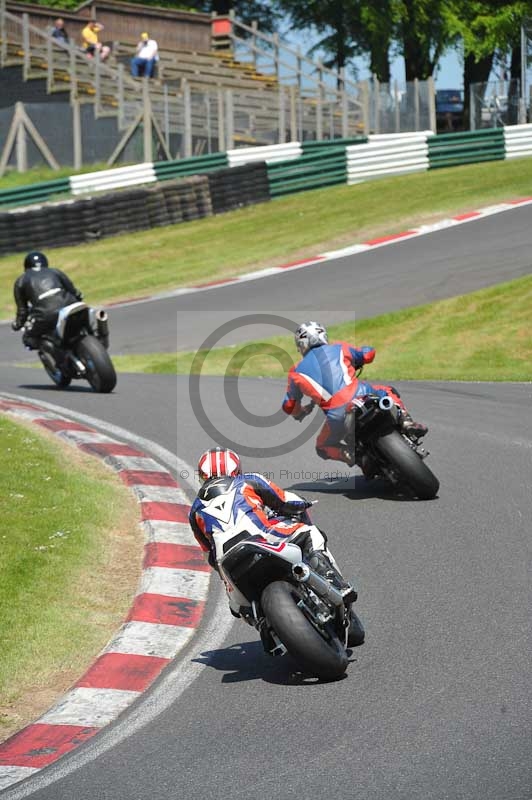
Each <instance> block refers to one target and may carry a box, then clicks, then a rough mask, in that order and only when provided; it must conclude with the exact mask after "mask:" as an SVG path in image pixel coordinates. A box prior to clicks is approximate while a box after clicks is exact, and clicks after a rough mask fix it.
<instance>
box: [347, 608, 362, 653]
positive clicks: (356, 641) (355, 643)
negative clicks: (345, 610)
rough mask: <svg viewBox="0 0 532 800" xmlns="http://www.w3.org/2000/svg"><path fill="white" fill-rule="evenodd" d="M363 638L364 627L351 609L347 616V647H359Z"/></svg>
mask: <svg viewBox="0 0 532 800" xmlns="http://www.w3.org/2000/svg"><path fill="white" fill-rule="evenodd" d="M365 638H366V631H365V630H364V626H363V625H362V622H361V621H360V619H359V617H358V616H357V615H356V614H355V612H354V611H353V609H351V611H350V614H349V628H348V629H347V646H348V647H360V645H361V644H364V639H365Z"/></svg>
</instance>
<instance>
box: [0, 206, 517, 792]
mask: <svg viewBox="0 0 532 800" xmlns="http://www.w3.org/2000/svg"><path fill="white" fill-rule="evenodd" d="M529 215H530V211H529V210H528V209H517V210H515V211H512V212H509V213H504V214H500V215H498V216H497V217H495V218H492V219H490V220H481V221H478V222H475V223H471V224H468V225H465V226H463V227H461V228H458V229H450V230H449V231H444V232H441V233H438V234H432V235H430V236H426V237H422V238H421V239H415V240H411V241H409V242H403V243H401V244H397V245H394V246H390V247H386V248H383V249H381V250H378V251H376V252H372V253H367V254H360V255H358V256H353V257H351V258H349V259H347V258H344V259H341V260H339V262H338V263H335V262H329V263H328V264H327V265H325V266H322V267H321V268H320V267H316V268H315V267H310V268H307V269H305V270H299V271H295V272H293V273H287V274H286V276H284V275H282V276H281V277H280V278H279V277H276V278H271V279H265V280H262V281H255V282H252V283H248V284H241V285H239V286H235V287H232V288H231V290H229V289H218V290H211V291H209V292H202V293H198V294H197V295H189V296H187V297H186V298H176V299H174V300H165V301H159V302H157V303H154V304H150V303H144V304H140V305H136V306H131V307H129V308H123V309H120V310H119V309H116V310H114V311H113V312H112V318H111V335H112V343H113V351H114V352H117V351H118V350H120V351H122V352H125V351H126V349H127V348H128V347H129V346H130V347H131V350H132V351H135V350H138V349H140V348H139V347H138V346H137V343H138V341H139V340H140V339H141V337H142V335H143V331H145V332H146V338H147V339H148V340H149V341H150V342H151V345H152V346H150V347H146V348H145V349H146V350H150V349H166V350H171V349H173V348H174V347H175V344H174V343H175V341H176V332H179V338H178V341H179V344H180V346H183V347H193V346H197V345H198V344H199V343H201V341H203V338H205V337H206V336H207V335H208V334H209V333H211V331H212V330H213V329H214V328H215V327H216V326H217V324H221V323H222V322H224V321H226V320H228V319H231V318H234V317H235V316H236V315H239V314H242V313H248V314H250V313H254V312H261V313H266V312H268V313H277V314H281V315H286V316H288V317H293V318H295V319H296V321H300V318H305V317H309V316H312V317H315V316H317V317H318V318H319V319H321V320H322V321H324V322H331V321H333V320H334V321H339V320H340V319H343V318H345V319H347V318H352V317H353V316H355V314H360V315H361V316H370V315H373V314H376V313H380V312H381V311H386V310H390V309H391V308H394V307H399V306H406V305H413V304H417V303H419V302H423V301H428V300H430V299H432V298H435V297H444V296H449V295H452V294H458V293H462V292H465V291H469V290H472V289H474V288H479V287H480V286H483V285H488V284H491V283H495V282H497V281H498V280H505V279H510V278H512V277H516V276H517V275H520V274H526V273H529V272H530V271H531V270H530V261H531V258H532V257H530V255H529V254H530V253H531V252H532V248H531V245H532V226H530V224H529V221H528V217H529ZM423 265H425V267H426V271H423V269H422V267H423ZM320 269H321V271H320ZM324 270H326V271H327V272H326V274H325V272H324ZM403 270H404V272H405V275H406V277H405V279H404V283H403V281H402V279H401V275H402V271H403ZM354 274H356V276H357V280H356V289H355V287H353V294H352V297H351V298H350V297H349V296H348V293H346V291H345V286H346V281H348V276H350V275H351V276H352V275H354ZM333 276H334V277H333ZM385 276H388V278H389V279H387V278H386V277H385ZM381 280H382V283H379V281H381ZM351 282H353V281H352V279H351ZM377 287H378V291H377ZM289 290H290V291H289ZM239 293H241V295H240V294H239ZM316 298H319V301H318V300H317V299H316ZM359 303H361V304H362V305H360V307H359ZM181 304H183V305H182V307H181ZM333 308H334V312H333V311H332V309H333ZM353 310H354V312H355V313H353ZM207 311H209V312H210V317H209V320H208V321H206V318H205V316H204V314H205V313H207ZM128 320H131V328H128V325H129V322H128ZM141 326H144V327H143V328H142V327H141ZM181 326H182V327H181ZM242 330H243V329H239V330H237V331H235V333H234V336H235V339H236V340H238V336H240V335H242V334H241V331H242ZM115 331H116V334H115ZM244 332H245V334H246V335H245V337H244V336H243V335H242V338H251V336H250V335H249V331H248V329H247V328H246V330H245V331H244ZM273 332H277V331H273ZM253 335H254V334H253ZM0 338H1V342H2V350H1V352H2V356H1V361H2V372H1V381H0V389H1V390H2V391H7V392H13V393H17V394H20V395H22V396H25V397H31V398H35V399H38V400H40V401H41V402H47V403H54V404H57V405H59V406H62V407H64V408H65V409H70V410H71V411H72V412H75V413H82V414H88V415H91V416H93V417H96V418H98V419H100V420H102V421H104V422H105V423H111V424H114V425H119V426H121V427H122V428H125V429H127V430H129V431H131V432H132V433H134V434H136V435H138V436H142V437H146V438H148V439H150V440H152V441H153V442H154V443H155V444H157V445H160V446H163V447H165V448H167V449H168V450H170V451H173V452H177V453H178V455H179V456H180V457H181V458H182V459H184V461H186V462H187V463H188V464H195V461H196V459H197V456H198V454H199V452H200V451H201V450H202V449H203V448H204V447H206V446H208V445H209V444H210V443H211V438H210V436H209V430H210V429H209V427H208V426H205V427H206V428H207V429H206V430H203V428H202V427H201V426H200V425H199V423H198V421H197V419H196V417H195V416H194V413H193V411H192V408H191V402H190V397H189V385H188V379H187V378H186V377H185V376H178V377H177V378H176V377H175V376H174V377H172V376H142V375H138V376H136V375H120V376H119V383H118V387H117V390H116V391H115V393H114V394H113V395H111V396H98V395H95V394H93V393H92V392H90V391H89V390H88V388H87V389H85V388H84V386H83V385H82V384H78V385H74V388H72V389H70V390H66V391H57V390H56V389H54V388H53V387H52V386H51V385H50V384H49V382H48V378H47V377H46V375H45V374H44V371H43V370H29V369H22V368H16V367H14V366H10V365H9V364H10V363H12V362H14V361H23V360H28V359H29V360H34V358H35V357H34V356H28V357H26V356H25V355H24V353H23V351H22V349H21V348H20V344H19V340H18V336H15V335H14V334H12V332H11V331H10V329H9V328H8V326H2V327H1V328H0ZM240 340H242V339H240ZM115 342H116V344H115ZM155 342H159V344H158V345H155V344H154V343H155ZM359 344H361V343H359ZM509 347H511V343H509ZM377 359H378V354H377ZM377 363H378V361H377ZM368 377H371V376H370V375H369V374H368ZM236 388H238V395H239V398H240V401H241V403H242V406H243V408H244V409H247V410H250V411H251V412H253V413H254V414H257V415H260V416H267V415H271V414H273V413H274V412H275V411H276V410H277V408H278V406H279V402H280V400H281V398H282V395H283V392H284V385H283V384H282V383H280V382H278V381H273V380H259V379H248V380H240V381H238V384H237V382H236V381H230V382H228V383H227V385H224V382H223V380H222V379H221V378H202V379H201V382H200V396H201V400H202V403H203V404H204V407H205V413H206V416H207V418H208V420H209V425H212V426H214V427H216V428H217V429H218V430H219V431H220V432H221V433H222V434H223V435H224V436H225V437H227V438H229V439H231V440H232V441H235V443H237V444H239V445H241V449H242V447H244V448H249V450H250V455H248V456H246V458H245V459H244V465H245V467H248V468H251V469H260V470H262V471H267V472H268V473H269V474H271V476H272V477H273V478H274V480H276V481H277V482H279V483H281V484H282V485H283V486H285V487H288V488H293V489H295V490H296V491H299V492H301V493H302V494H304V495H305V496H307V497H309V498H311V499H318V500H319V503H318V505H317V506H316V508H315V511H314V519H315V521H316V522H317V523H318V524H319V525H320V527H322V528H324V529H325V530H326V531H328V533H329V535H330V546H331V549H332V550H333V552H334V554H335V555H336V557H337V559H338V560H339V562H340V565H341V566H342V568H343V571H344V572H345V574H346V575H349V576H353V577H355V578H356V582H357V584H358V588H359V594H360V597H359V603H358V606H359V609H358V610H359V613H360V615H361V617H362V618H363V620H364V622H365V624H366V627H367V642H366V644H365V645H364V646H363V647H362V648H360V649H358V650H354V651H353V654H352V659H351V664H350V666H349V668H348V673H347V677H346V678H345V679H343V680H341V681H339V682H337V683H334V684H323V685H322V684H317V683H314V682H305V681H302V680H301V678H300V676H298V675H297V674H294V673H293V672H292V671H291V669H290V663H289V662H288V661H287V660H286V659H278V660H274V659H269V658H268V657H267V656H265V655H264V654H263V653H262V648H261V646H260V644H259V642H258V637H257V635H256V633H255V632H254V631H253V630H252V629H251V628H248V627H247V626H246V625H244V624H242V623H240V622H238V621H235V623H234V624H233V625H232V626H230V627H227V628H225V629H224V627H223V626H224V625H226V624H227V613H228V612H227V613H226V612H225V609H224V607H223V598H221V597H220V593H219V592H218V591H216V590H215V592H214V595H213V598H212V601H211V602H210V604H209V607H208V610H207V614H206V617H205V621H204V629H205V630H204V631H203V633H202V632H201V631H200V633H199V635H198V638H197V639H196V640H194V641H193V643H192V645H191V647H190V649H189V650H188V651H187V652H186V653H185V657H184V659H183V661H182V662H181V663H177V664H176V665H175V666H174V667H173V668H171V669H170V671H169V676H168V677H167V679H166V680H159V682H158V683H157V684H156V685H155V686H154V688H152V690H151V691H150V692H148V694H147V695H146V696H145V697H143V698H142V700H141V701H140V702H139V703H138V704H137V706H136V707H132V708H131V709H130V710H129V711H127V712H126V713H125V714H124V715H123V716H122V717H120V718H119V720H118V721H117V722H116V723H115V724H114V725H112V726H110V727H109V728H108V729H105V730H104V731H103V732H102V733H101V734H99V735H98V736H97V737H95V739H94V740H93V741H92V742H89V743H88V744H87V745H86V746H84V747H81V748H79V750H78V751H75V752H74V753H73V754H71V755H70V756H66V757H64V758H63V759H61V760H60V761H59V762H58V763H57V764H56V765H54V766H52V767H50V768H48V769H46V770H44V771H43V772H41V773H39V774H37V775H36V776H35V777H34V778H31V779H29V780H28V781H27V782H25V783H21V784H19V785H18V786H15V787H13V788H12V789H8V790H6V792H5V794H4V795H3V797H5V798H6V800H10V799H11V798H15V797H17V798H18V797H26V796H27V797H32V798H35V800H70V798H76V800H93V799H94V798H98V800H148V798H149V799H150V800H181V798H183V800H185V799H186V800H189V798H190V800H211V799H214V798H220V797H225V796H227V797H232V798H246V800H262V799H263V798H268V800H288V799H290V800H291V798H301V797H309V798H314V799H315V800H322V799H323V800H325V798H327V799H328V798H337V800H380V799H381V798H382V799H384V800H396V799H400V800H418V798H419V800H427V799H428V798H430V799H431V800H432V799H434V800H444V799H447V798H448V799H449V800H477V798H478V800H480V799H482V800H530V798H531V797H532V766H531V765H532V752H531V750H532V748H531V741H532V739H531V733H532V730H531V729H532V724H531V720H532V714H531V711H532V709H531V689H530V649H529V648H530V645H529V642H530V610H531V609H530V575H529V564H530V544H529V542H530V512H531V501H530V478H531V474H532V470H531V468H532V425H531V423H532V412H531V399H532V386H531V385H530V384H495V383H494V384H461V383H447V384H433V383H432V384H428V383H412V384H408V383H401V384H400V385H399V388H400V389H401V390H402V394H403V397H404V398H405V399H406V401H407V403H408V405H409V406H410V408H411V410H412V412H413V414H414V416H417V417H419V418H420V419H423V420H424V421H426V422H427V423H428V424H429V426H430V434H429V436H428V437H427V440H426V441H427V447H428V449H430V451H431V456H430V458H429V461H428V463H429V465H430V466H431V468H432V469H433V470H434V472H435V473H436V474H437V475H438V477H439V478H440V481H441V489H440V494H439V497H438V498H437V499H435V500H434V501H430V502H414V501H410V500H405V499H402V498H398V497H396V496H394V495H393V494H392V493H391V492H390V491H389V490H388V488H387V487H386V486H384V485H383V484H381V483H379V482H372V483H367V482H366V481H365V480H364V479H363V478H362V477H360V476H359V475H358V474H357V471H356V470H351V471H347V472H345V471H344V470H343V469H342V466H341V465H338V466H339V467H340V474H339V475H338V476H337V478H336V479H334V480H328V479H326V478H325V477H324V473H325V472H326V471H331V470H334V469H335V465H334V464H333V463H332V462H323V461H321V460H319V459H318V458H317V457H316V455H315V453H314V448H313V441H312V440H313V437H310V438H308V439H307V441H305V442H304V443H303V444H301V445H300V446H298V447H297V448H296V449H293V450H290V448H285V449H289V450H290V452H288V453H286V454H285V455H282V456H280V455H270V456H268V457H267V458H258V457H255V458H254V457H253V456H252V454H253V453H255V454H258V453H259V451H260V450H261V448H264V447H274V446H276V445H279V446H282V445H286V443H287V442H288V441H289V440H290V439H291V438H292V437H294V436H296V435H298V434H301V432H302V431H303V430H304V426H300V425H297V424H296V423H294V422H293V421H292V420H289V419H285V420H283V421H282V422H281V423H280V424H277V425H275V426H273V427H268V428H266V429H264V427H262V428H257V427H255V426H254V425H253V424H249V423H247V422H242V421H241V420H239V419H238V418H236V416H235V414H234V413H233V411H231V410H230V409H229V408H228V406H227V403H226V399H225V396H224V395H227V396H229V397H231V392H233V393H234V391H235V389H236ZM238 413H240V414H241V415H243V414H244V413H245V412H242V410H241V411H240V412H238ZM308 424H310V425H312V421H310V423H308ZM217 601H218V602H217ZM216 629H217V633H215V634H212V639H209V635H211V634H210V633H209V631H213V630H216ZM224 630H227V634H226V635H225V636H222V635H221V633H220V632H222V633H223V631H224ZM206 634H208V635H206ZM210 641H212V642H213V643H214V644H210ZM187 671H188V672H187ZM183 673H187V674H191V675H193V677H194V680H192V681H191V682H189V683H187V684H186V685H184V684H182V678H181V677H180V676H181V675H182V674H183ZM168 678H169V679H168ZM180 681H181V684H180ZM172 684H175V686H176V687H177V686H181V688H180V691H179V692H177V691H176V693H175V695H176V696H175V699H172V697H173V695H172ZM144 722H145V724H143V723H144Z"/></svg>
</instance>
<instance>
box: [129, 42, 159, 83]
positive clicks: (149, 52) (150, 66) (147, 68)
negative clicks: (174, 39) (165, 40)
mask: <svg viewBox="0 0 532 800" xmlns="http://www.w3.org/2000/svg"><path fill="white" fill-rule="evenodd" d="M158 53H159V46H158V44H157V42H156V41H155V39H150V37H149V35H148V34H147V33H146V32H144V33H141V34H140V42H139V43H138V45H137V49H136V51H135V56H134V57H133V58H132V59H131V74H132V75H133V77H134V78H141V77H142V76H144V77H146V78H153V73H154V70H155V64H156V63H157V61H158V59H159V56H158Z"/></svg>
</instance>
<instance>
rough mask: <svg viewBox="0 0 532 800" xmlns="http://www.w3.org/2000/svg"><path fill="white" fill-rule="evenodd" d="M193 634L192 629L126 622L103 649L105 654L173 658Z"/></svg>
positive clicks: (152, 623)
mask: <svg viewBox="0 0 532 800" xmlns="http://www.w3.org/2000/svg"><path fill="white" fill-rule="evenodd" d="M194 632H195V629H194V628H188V627H184V626H179V625H162V624H161V623H156V622H127V623H126V624H125V625H124V626H123V627H122V629H121V630H120V631H119V632H118V633H117V635H116V636H115V638H114V639H113V640H112V642H111V643H110V644H109V646H108V647H106V648H105V652H106V653H125V654H127V653H130V654H135V655H141V656H157V657H158V658H173V657H174V656H175V655H176V653H177V652H178V651H179V650H180V649H181V648H182V647H183V646H184V645H185V644H186V643H187V642H188V640H189V639H190V638H191V637H192V635H193V634H194Z"/></svg>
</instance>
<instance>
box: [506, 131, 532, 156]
mask: <svg viewBox="0 0 532 800" xmlns="http://www.w3.org/2000/svg"><path fill="white" fill-rule="evenodd" d="M504 149H505V151H506V158H519V156H529V155H532V125H505V126H504Z"/></svg>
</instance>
